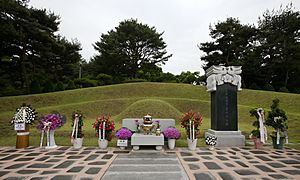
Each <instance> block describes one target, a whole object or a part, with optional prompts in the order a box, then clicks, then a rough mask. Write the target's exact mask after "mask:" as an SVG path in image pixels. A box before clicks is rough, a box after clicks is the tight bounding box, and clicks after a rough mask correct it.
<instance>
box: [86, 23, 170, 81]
mask: <svg viewBox="0 0 300 180" xmlns="http://www.w3.org/2000/svg"><path fill="white" fill-rule="evenodd" d="M162 34H163V33H158V32H157V31H156V29H155V28H154V27H149V26H148V25H146V24H142V23H139V22H137V20H135V19H129V20H125V21H122V22H120V24H119V26H118V27H116V28H115V29H113V30H110V31H109V32H108V33H107V34H102V35H101V38H100V41H97V42H96V43H95V44H94V48H95V50H96V51H98V53H99V54H98V55H96V56H95V57H94V58H93V59H92V63H93V66H94V67H96V68H97V69H96V73H95V74H100V73H104V74H108V75H112V76H121V77H130V78H136V77H137V72H138V71H139V70H143V71H145V70H147V69H146V68H145V67H147V66H149V65H150V66H151V65H161V64H164V63H165V62H166V61H167V60H168V58H169V57H171V55H167V51H166V43H165V42H164V41H163V38H162Z"/></svg>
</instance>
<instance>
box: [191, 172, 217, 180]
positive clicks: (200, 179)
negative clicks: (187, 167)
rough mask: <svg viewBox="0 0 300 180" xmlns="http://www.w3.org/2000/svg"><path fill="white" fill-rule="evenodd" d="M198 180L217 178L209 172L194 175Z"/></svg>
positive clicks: (213, 179)
mask: <svg viewBox="0 0 300 180" xmlns="http://www.w3.org/2000/svg"><path fill="white" fill-rule="evenodd" d="M194 176H195V178H196V180H215V179H216V178H215V177H214V176H213V175H212V174H210V173H209V172H204V173H195V174H194Z"/></svg>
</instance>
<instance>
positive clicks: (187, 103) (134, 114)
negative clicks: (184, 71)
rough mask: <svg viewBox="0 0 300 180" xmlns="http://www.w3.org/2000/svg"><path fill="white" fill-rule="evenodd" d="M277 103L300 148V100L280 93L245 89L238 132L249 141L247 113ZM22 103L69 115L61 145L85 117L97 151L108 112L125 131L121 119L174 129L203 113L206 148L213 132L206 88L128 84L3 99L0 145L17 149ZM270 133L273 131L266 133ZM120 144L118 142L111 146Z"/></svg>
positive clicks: (34, 139)
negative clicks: (167, 121)
mask: <svg viewBox="0 0 300 180" xmlns="http://www.w3.org/2000/svg"><path fill="white" fill-rule="evenodd" d="M274 98H278V99H280V101H281V102H280V107H281V108H282V109H284V110H285V111H286V113H287V116H288V118H289V120H288V125H289V129H288V133H289V139H290V142H291V143H292V145H291V146H292V147H296V148H298V147H299V143H300V111H299V110H300V108H299V107H300V95H299V94H289V93H278V92H270V91H255V90H247V89H244V90H243V91H241V92H239V93H238V112H239V129H240V130H241V131H242V132H243V134H244V135H246V137H248V135H249V133H250V131H251V130H252V129H253V127H252V121H254V119H253V118H252V117H250V116H249V110H250V109H251V108H255V107H262V108H264V109H265V111H269V110H270V105H271V102H272V100H273V99H274ZM22 103H27V104H31V106H32V107H34V108H35V109H36V111H37V112H38V115H39V116H41V115H44V114H47V113H49V112H51V111H54V110H55V111H59V112H60V113H62V114H65V115H66V116H67V123H66V124H65V125H64V126H63V127H62V128H60V129H57V130H56V141H57V144H58V145H71V143H70V140H69V136H70V133H71V124H70V118H71V114H72V112H73V111H74V110H80V111H81V112H83V113H84V116H85V120H84V127H83V128H84V134H85V140H84V145H85V146H97V139H96V137H95V132H94V129H93V128H92V123H93V121H94V120H95V119H96V117H97V115H99V114H101V113H107V114H111V115H112V119H114V120H115V122H116V125H117V128H120V127H121V120H122V119H123V118H130V117H131V118H141V117H142V116H144V115H145V114H147V113H149V114H151V115H152V116H153V118H154V119H155V118H174V119H175V120H176V126H177V127H178V128H180V126H179V121H180V116H181V115H182V114H183V113H184V112H187V111H189V110H193V111H199V112H200V113H201V114H202V115H203V118H204V121H203V125H202V126H201V129H200V130H201V134H200V140H199V141H198V145H199V146H204V140H203V135H204V132H205V131H206V130H207V129H209V128H210V94H209V93H208V92H206V88H205V87H202V86H193V85H189V84H176V83H128V84H118V85H110V86H99V87H93V88H84V89H76V90H68V91H62V92H54V93H45V94H37V95H25V96H11V97H0V123H1V126H0V135H1V138H0V145H2V146H3V145H11V146H12V145H14V144H15V131H14V130H13V128H12V126H11V125H10V119H11V118H12V116H13V114H14V111H15V109H16V108H17V107H19V106H20V105H21V104H22ZM180 130H181V132H182V137H181V139H180V140H179V141H177V142H176V143H177V145H179V146H186V140H185V138H186V136H185V132H184V130H183V129H182V128H180ZM268 130H269V131H268V132H271V131H272V129H268ZM30 131H31V135H30V139H31V140H30V143H31V145H34V146H37V145H38V144H39V137H40V134H39V132H38V131H37V130H36V128H35V126H32V127H31V130H30ZM110 145H116V139H113V141H112V142H110Z"/></svg>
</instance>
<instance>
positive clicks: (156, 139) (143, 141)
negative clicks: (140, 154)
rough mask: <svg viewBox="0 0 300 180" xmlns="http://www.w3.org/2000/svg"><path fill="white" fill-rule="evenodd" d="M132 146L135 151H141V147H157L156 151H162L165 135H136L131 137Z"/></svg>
mask: <svg viewBox="0 0 300 180" xmlns="http://www.w3.org/2000/svg"><path fill="white" fill-rule="evenodd" d="M131 145H132V146H133V149H134V150H139V146H150V145H151V146H156V150H161V149H162V146H163V145H164V135H163V134H160V136H156V135H154V134H149V135H145V134H141V133H134V134H133V135H132V136H131Z"/></svg>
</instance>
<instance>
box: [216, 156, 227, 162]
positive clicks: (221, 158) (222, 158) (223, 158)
mask: <svg viewBox="0 0 300 180" xmlns="http://www.w3.org/2000/svg"><path fill="white" fill-rule="evenodd" d="M216 158H218V159H220V160H222V161H227V160H229V159H228V158H227V157H225V156H216Z"/></svg>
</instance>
